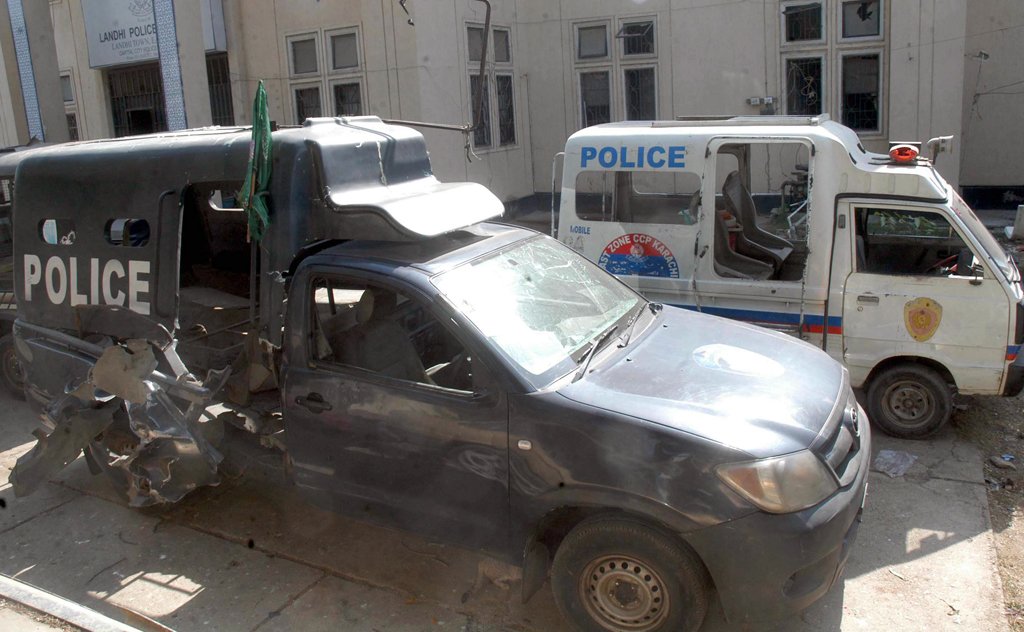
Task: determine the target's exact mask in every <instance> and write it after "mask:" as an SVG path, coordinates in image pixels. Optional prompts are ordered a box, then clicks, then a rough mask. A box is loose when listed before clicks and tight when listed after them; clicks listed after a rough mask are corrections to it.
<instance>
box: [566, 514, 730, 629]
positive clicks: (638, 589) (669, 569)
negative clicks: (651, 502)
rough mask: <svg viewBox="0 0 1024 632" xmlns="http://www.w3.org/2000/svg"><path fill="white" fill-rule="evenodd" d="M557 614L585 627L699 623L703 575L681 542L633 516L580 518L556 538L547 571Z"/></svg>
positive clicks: (706, 587)
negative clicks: (558, 540)
mask: <svg viewBox="0 0 1024 632" xmlns="http://www.w3.org/2000/svg"><path fill="white" fill-rule="evenodd" d="M551 585H552V590H553V591H554V594H555V601H556V602H557V604H558V608H559V610H560V611H561V613H562V615H563V616H564V617H565V618H566V619H567V620H569V621H570V622H571V623H573V624H574V625H575V627H576V628H577V629H578V630H583V631H585V632H600V631H621V630H629V631H631V632H654V631H656V630H659V631H669V630H671V631H673V632H676V631H679V632H687V631H693V630H697V629H699V628H700V625H701V623H702V622H703V621H704V616H705V614H707V609H708V593H709V592H710V581H709V579H708V576H707V572H706V571H705V570H704V566H703V565H702V564H701V562H700V560H699V559H697V557H696V555H694V554H693V552H691V551H690V550H689V549H688V548H687V547H686V546H685V545H684V544H683V543H682V542H679V541H677V540H675V539H674V538H672V537H670V536H668V535H666V534H663V533H661V532H660V531H657V530H655V529H652V528H650V527H648V526H646V525H644V524H642V523H640V522H637V521H634V520H629V519H621V518H596V519H592V520H587V521H585V522H583V523H581V524H580V525H579V526H577V527H576V528H575V529H573V530H572V531H571V532H570V533H569V535H567V536H566V537H565V540H563V541H562V544H561V546H560V547H559V548H558V552H557V554H556V555H555V561H554V564H553V566H552V570H551Z"/></svg>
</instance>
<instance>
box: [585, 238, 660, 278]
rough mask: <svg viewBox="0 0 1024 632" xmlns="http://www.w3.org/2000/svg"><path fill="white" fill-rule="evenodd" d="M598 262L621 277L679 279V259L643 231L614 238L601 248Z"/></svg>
mask: <svg viewBox="0 0 1024 632" xmlns="http://www.w3.org/2000/svg"><path fill="white" fill-rule="evenodd" d="M597 264H598V265H599V266H601V267H602V268H604V269H605V270H607V271H608V272H611V273H612V274H617V275H620V276H646V277H664V278H669V279H678V278H679V262H678V261H677V260H676V257H675V255H673V254H672V251H671V250H669V248H668V246H666V245H665V244H663V243H661V242H660V241H659V240H657V239H655V238H654V237H652V236H650V235H646V234H644V233H628V234H625V235H622V236H621V237H616V238H615V239H614V240H612V242H611V243H610V244H608V245H607V246H605V247H604V251H602V252H601V257H600V258H599V259H598V260H597Z"/></svg>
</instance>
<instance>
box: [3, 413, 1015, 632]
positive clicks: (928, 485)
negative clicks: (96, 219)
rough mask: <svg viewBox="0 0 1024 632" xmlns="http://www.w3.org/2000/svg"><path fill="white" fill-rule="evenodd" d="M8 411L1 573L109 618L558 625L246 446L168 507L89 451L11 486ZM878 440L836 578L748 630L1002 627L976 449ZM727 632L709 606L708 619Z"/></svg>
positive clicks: (197, 626)
mask: <svg viewBox="0 0 1024 632" xmlns="http://www.w3.org/2000/svg"><path fill="white" fill-rule="evenodd" d="M0 410H2V411H3V412H2V413H0V427H2V428H3V433H2V434H0V481H2V482H3V483H4V484H3V486H2V487H0V498H2V499H3V500H4V501H5V502H4V504H3V505H4V507H3V508H2V509H0V573H3V574H6V575H9V576H16V577H17V578H18V579H20V580H22V581H26V582H28V583H31V584H33V585H36V586H39V587H41V588H44V589H46V590H49V591H51V592H54V593H57V594H59V595H62V596H65V597H68V598H71V599H73V600H76V601H78V602H80V603H82V604H84V605H86V606H88V607H90V608H93V609H95V610H97V611H99V612H102V613H104V614H107V615H110V616H112V617H114V618H121V619H124V617H125V612H126V611H127V612H130V611H134V612H138V613H141V614H143V615H145V616H147V617H151V618H153V619H155V620H156V621H159V622H160V623H162V624H163V625H166V626H169V627H171V628H174V629H175V630H181V631H186V630H246V631H250V630H297V629H301V630H337V629H344V630H354V631H363V630H365V631H371V630H399V631H405V630H408V631H416V630H466V631H482V630H524V631H528V630H537V631H548V630H560V629H564V627H565V626H564V624H563V622H562V620H561V619H560V618H559V615H558V613H557V611H556V610H555V607H554V604H553V600H552V597H551V594H550V591H549V589H548V588H547V587H546V586H545V588H544V589H543V590H542V591H541V592H540V593H538V594H537V595H536V596H535V597H534V598H533V599H532V600H531V601H530V603H529V604H526V605H523V604H521V603H519V599H518V593H517V589H518V584H513V588H512V590H511V591H503V590H501V589H499V588H498V587H497V586H496V585H494V584H492V583H491V582H489V581H486V580H484V581H483V582H482V584H481V585H480V586H479V588H478V589H476V590H471V589H472V588H473V586H474V584H475V583H476V582H477V564H478V562H479V560H480V559H481V557H480V556H479V555H478V554H476V553H473V552H471V551H465V550H461V549H458V548H454V547H449V546H442V545H437V544H433V543H430V542H427V541H425V540H423V539H421V538H418V537H416V536H413V535H410V534H407V533H402V532H397V531H392V530H389V529H384V528H380V527H376V526H372V525H369V524H366V523H362V522H357V521H354V520H350V519H348V518H344V517H341V516H337V515H335V514H331V513H329V512H325V511H322V510H320V509H317V508H315V507H312V506H310V505H308V504H306V503H305V502H304V501H302V500H301V499H300V498H299V497H298V495H297V494H296V493H294V490H292V489H290V488H289V487H288V486H287V485H285V484H283V482H282V481H281V479H280V470H279V468H278V463H279V460H278V459H277V458H275V456H274V455H273V454H272V453H269V452H263V453H259V452H256V453H253V452H252V451H243V452H242V453H240V454H243V456H242V457H239V458H238V460H237V462H238V464H239V467H240V472H239V475H238V476H237V477H235V478H233V479H232V480H229V481H226V482H225V483H224V484H222V485H221V486H220V487H217V488H211V489H204V490H200V491H199V492H197V493H195V494H193V495H192V496H190V497H188V498H187V499H186V500H185V501H183V502H182V503H181V504H179V505H177V506H174V507H169V508H164V509H156V510H142V511H139V510H132V509H128V508H126V507H124V506H123V504H122V503H120V502H119V501H117V500H116V499H115V498H114V496H113V494H111V492H110V490H109V488H108V486H107V482H106V480H105V479H104V478H103V477H93V476H91V475H90V474H89V471H88V469H87V468H86V467H85V464H84V462H83V461H82V460H81V459H79V460H78V461H76V462H75V463H73V464H72V465H71V466H70V467H69V468H68V469H67V470H65V472H64V473H62V474H61V475H60V476H59V477H58V478H57V479H56V480H55V481H53V482H51V483H50V484H48V485H46V486H45V487H44V488H43V489H41V490H40V491H39V492H37V493H36V494H35V495H34V496H30V497H28V498H23V499H18V498H14V496H13V493H12V492H11V490H10V487H9V486H8V485H6V479H7V474H8V472H9V468H10V467H11V466H12V465H13V463H14V461H15V459H16V458H17V456H18V455H19V454H21V453H23V452H24V451H26V450H28V449H29V447H30V446H31V441H32V438H31V436H30V435H29V432H30V431H31V429H32V428H33V427H34V420H33V419H32V416H31V415H30V414H29V412H28V410H27V408H26V407H25V406H24V405H23V404H20V403H16V402H12V401H10V400H8V399H7V398H6V397H5V396H0ZM875 436H876V442H875V443H876V450H877V449H880V448H888V449H894V450H905V451H907V452H910V453H913V454H914V455H916V456H917V457H918V459H917V461H916V462H915V464H914V466H913V467H912V468H911V469H910V470H909V471H908V472H907V473H906V475H905V476H903V477H901V478H896V479H891V478H889V477H888V476H886V475H884V474H880V473H876V472H872V474H871V479H870V489H869V495H868V504H867V509H866V511H865V516H864V524H863V525H862V527H861V529H860V534H859V539H858V542H857V544H856V546H855V547H854V550H853V553H852V555H851V558H850V562H849V565H848V567H847V571H846V574H845V579H844V580H843V581H842V582H840V583H839V585H837V586H836V587H835V588H834V589H833V590H832V591H831V592H830V593H829V594H828V595H827V596H826V597H825V598H824V599H823V600H822V601H821V602H819V603H818V604H816V605H815V606H813V607H812V608H811V609H810V610H808V611H807V612H805V613H803V614H802V615H801V616H798V617H794V618H793V619H791V620H788V621H784V622H779V623H776V624H773V625H767V626H750V627H749V628H747V629H749V630H759V631H762V630H763V631H771V632H809V631H812V630H813V631H825V632H828V631H843V632H847V631H853V630H896V631H899V630H908V631H909V630H922V629H928V630H958V631H962V630H986V631H990V630H991V631H996V632H1002V631H1008V629H1009V628H1008V626H1007V624H1006V620H1005V616H1004V615H1003V602H1002V592H1001V587H1000V584H999V579H998V574H997V573H996V567H995V562H996V558H995V550H994V546H993V540H992V535H991V531H990V526H989V518H988V505H987V500H986V496H985V488H984V482H983V480H982V468H981V457H980V455H979V454H978V452H977V450H975V449H974V448H973V446H971V445H968V444H965V443H963V442H961V441H959V440H957V439H956V437H955V435H954V434H953V432H952V430H947V431H946V432H944V433H943V434H941V435H940V436H939V437H938V438H936V439H934V440H932V441H929V442H900V441H895V440H891V439H888V438H884V437H881V436H879V435H877V434H876V435H875ZM244 455H249V456H244ZM467 592H468V593H469V594H468V595H467ZM464 596H466V599H465V602H463V597H464ZM129 622H131V623H133V624H138V625H140V627H145V626H144V622H143V623H140V622H139V620H138V619H136V620H131V619H129ZM730 629H735V628H732V627H730V626H729V625H728V624H726V623H725V622H724V621H723V620H722V618H721V614H720V612H718V611H717V610H716V611H713V612H712V613H711V615H710V616H709V618H708V621H707V623H706V624H705V626H704V630H705V632H721V631H724V630H730Z"/></svg>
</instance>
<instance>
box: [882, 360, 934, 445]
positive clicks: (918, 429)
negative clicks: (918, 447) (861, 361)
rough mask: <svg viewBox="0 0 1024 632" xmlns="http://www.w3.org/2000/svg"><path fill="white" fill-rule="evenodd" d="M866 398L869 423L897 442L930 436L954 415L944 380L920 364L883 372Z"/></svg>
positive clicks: (897, 367)
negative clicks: (896, 438) (897, 440)
mask: <svg viewBox="0 0 1024 632" xmlns="http://www.w3.org/2000/svg"><path fill="white" fill-rule="evenodd" d="M867 396H868V414H869V416H870V417H871V421H872V422H873V423H874V424H875V425H876V426H878V428H880V429H881V430H882V431H883V432H885V433H886V434H889V435H892V436H894V437H898V438H900V439H923V438H924V437H927V436H929V435H931V434H933V433H934V432H935V431H937V430H938V429H939V428H941V427H942V426H943V425H944V424H945V423H946V422H947V421H949V417H950V415H951V414H952V412H953V394H952V392H951V391H950V388H949V385H948V384H947V383H946V380H944V379H943V378H942V376H941V375H939V373H938V372H937V371H935V370H934V369H931V368H928V367H926V366H922V365H920V364H900V365H897V366H893V367H890V368H888V369H885V370H884V371H882V372H881V373H879V374H878V375H877V376H875V377H874V378H873V379H872V380H871V384H870V385H869V386H868V392H867Z"/></svg>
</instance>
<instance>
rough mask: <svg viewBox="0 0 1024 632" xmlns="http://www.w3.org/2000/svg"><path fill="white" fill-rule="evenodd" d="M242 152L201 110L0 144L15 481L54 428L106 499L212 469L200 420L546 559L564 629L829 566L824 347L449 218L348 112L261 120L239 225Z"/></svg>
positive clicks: (648, 624) (321, 491)
mask: <svg viewBox="0 0 1024 632" xmlns="http://www.w3.org/2000/svg"><path fill="white" fill-rule="evenodd" d="M247 148H248V132H247V131H246V130H206V131H196V132H189V133H183V134H174V135H165V136H156V137H146V138H136V139H129V140H126V141H111V142H105V143H84V144H76V145H70V146H66V147H60V148H54V149H48V150H46V151H40V152H37V153H34V154H33V155H32V156H31V157H26V158H25V159H24V160H22V161H21V162H20V163H19V164H18V166H17V172H16V188H15V199H14V214H15V218H16V222H15V233H16V234H15V253H14V254H15V261H16V270H15V278H16V279H17V284H16V286H17V289H18V307H19V319H18V321H17V322H16V325H15V336H16V344H17V350H18V354H19V359H20V361H21V363H22V365H23V366H24V369H25V375H26V383H27V393H28V395H29V397H30V400H31V401H32V402H34V403H35V404H37V405H39V406H40V407H42V408H43V409H44V411H45V414H46V418H47V419H48V421H49V424H50V425H51V427H52V430H51V432H50V433H49V434H42V433H41V434H40V437H39V442H38V444H37V446H36V447H35V448H34V449H33V451H32V452H30V453H29V454H27V455H25V456H24V457H23V458H22V459H21V460H19V463H18V465H17V467H16V468H15V472H14V474H13V475H12V483H13V485H14V487H15V490H16V492H17V493H19V494H24V493H28V492H30V491H31V490H32V489H34V488H35V487H37V486H38V485H39V484H40V483H41V482H42V481H45V480H46V479H47V477H49V476H50V475H51V474H52V473H53V472H55V471H56V470H57V469H59V468H60V467H63V466H64V465H66V464H67V463H69V462H70V461H71V460H73V459H75V458H77V456H78V455H79V454H80V453H82V452H83V451H84V454H85V457H86V459H87V460H88V462H89V465H90V467H91V468H92V470H93V471H94V472H95V473H106V474H107V475H108V476H109V477H110V478H111V480H112V482H113V483H114V484H115V486H116V487H117V488H118V489H119V490H121V491H122V492H123V493H124V495H125V499H126V500H127V502H128V503H129V504H131V505H135V506H144V505H149V504H155V503H161V502H174V501H176V500H178V499H180V498H181V497H183V496H184V495H185V494H187V493H188V492H189V491H191V490H192V489H195V488H197V487H199V486H204V485H215V484H217V483H218V482H219V474H218V466H219V464H220V462H221V461H222V459H223V455H222V452H221V450H220V447H219V446H220V440H221V438H222V435H223V432H222V428H221V426H222V424H224V423H231V424H234V425H236V426H239V427H242V428H245V429H246V430H249V431H250V432H252V433H253V434H255V435H256V436H258V437H259V438H260V440H261V441H262V442H263V443H264V444H266V445H268V446H271V447H273V448H274V449H277V450H280V451H281V452H282V453H283V455H284V458H285V459H286V464H287V468H286V469H287V471H289V472H290V474H291V476H292V478H293V479H294V482H295V483H296V484H297V485H298V487H299V489H301V490H302V492H303V493H304V494H305V495H307V496H308V497H309V498H311V499H312V500H313V501H315V502H317V503H319V504H322V505H326V506H329V507H331V508H334V509H336V510H339V511H344V512H347V513H351V514H356V515H358V516H361V517H363V518H364V519H369V520H376V521H381V522H384V523H386V524H390V525H394V526H398V527H400V528H404V529H409V530H412V531H416V532H419V533H422V534H425V535H427V536H430V537H434V538H438V539H443V540H446V541H451V542H455V543H457V544H459V545H461V546H466V547H471V548H480V549H483V550H485V551H488V552H490V553H491V554H493V555H496V556H498V557H500V558H502V559H504V560H507V561H510V562H512V563H514V564H517V565H521V566H523V567H524V582H523V584H524V585H523V589H524V597H526V598H528V597H529V596H530V595H532V594H533V593H534V592H535V591H536V590H537V588H538V587H539V586H540V585H541V584H542V583H543V580H544V578H545V577H546V576H547V574H548V572H549V570H550V572H551V577H552V584H553V587H554V590H555V593H556V597H557V601H558V603H559V606H560V608H562V611H563V613H564V614H565V615H566V617H567V618H568V619H569V621H571V622H572V623H573V624H574V625H576V626H577V627H579V628H581V629H612V630H614V629H619V628H622V627H627V628H629V629H642V630H678V629H696V627H697V626H699V625H700V621H701V620H702V618H703V615H704V612H705V611H706V608H707V600H708V596H709V595H710V594H711V591H712V590H713V589H715V590H717V592H718V594H719V596H720V599H721V602H722V603H723V605H724V607H725V609H726V612H727V615H728V616H729V617H730V619H734V620H744V619H750V618H755V619H760V618H773V617H779V616H784V615H785V614H787V613H791V612H795V611H798V610H800V609H802V608H804V607H806V606H807V605H808V604H810V603H811V602H813V601H814V600H815V599H817V598H818V597H820V596H821V595H823V594H824V593H825V592H826V591H827V590H828V589H829V588H830V587H831V586H832V584H833V583H834V581H835V579H836V578H837V577H838V575H839V573H840V572H841V570H842V567H843V565H844V563H845V560H846V557H847V555H848V554H849V550H850V545H851V544H852V541H853V539H854V537H855V534H856V528H857V524H858V522H859V516H860V513H861V509H862V507H863V502H864V495H865V491H866V483H867V480H866V479H867V471H868V461H869V456H870V434H869V430H868V425H867V423H866V418H865V417H864V414H863V411H861V410H860V409H859V407H858V406H857V403H856V401H855V400H854V398H853V394H852V390H851V387H850V383H849V375H848V373H847V371H846V370H845V369H844V368H843V367H842V366H840V365H839V364H838V363H836V362H835V361H833V360H831V359H830V358H828V356H827V355H826V354H824V353H823V352H821V351H820V350H817V349H815V348H813V347H812V346H810V345H808V344H806V343H803V342H801V341H798V340H794V339H792V338H789V337H787V336H784V335H781V334H776V333H772V332H765V331H762V330H760V329H757V328H754V327H751V326H747V325H743V324H739V323H733V322H730V321H726V320H724V319H719V318H715V317H709V316H705V315H701V314H693V313H688V312H685V311H683V310H679V309H675V308H670V307H665V308H663V307H662V306H660V305H658V304H656V303H650V302H648V301H647V300H646V299H644V298H642V297H641V296H640V295H639V294H637V293H636V292H634V291H633V290H631V289H629V288H628V287H627V286H625V285H624V284H622V283H621V282H619V281H617V280H616V279H614V277H612V276H611V275H609V274H607V273H605V272H603V271H602V270H600V269H599V268H598V267H597V266H596V265H594V264H592V263H590V262H588V261H587V260H586V259H584V258H583V257H581V256H579V255H577V254H575V253H574V252H572V251H571V250H570V249H569V248H567V247H565V246H563V245H561V244H559V243H557V242H556V241H554V240H552V239H550V238H548V237H545V236H543V235H540V234H537V233H535V232H533V231H529V230H525V229H522V228H517V227H512V226H508V225H504V224H500V223H493V222H486V221H485V222H483V223H480V221H481V220H486V219H488V218H489V217H493V216H496V215H498V214H500V212H501V205H500V203H499V202H498V201H497V200H496V199H495V198H494V197H493V196H492V195H491V194H490V193H489V192H487V191H486V190H485V189H483V188H482V187H478V186H476V185H471V184H442V183H439V182H437V181H436V180H435V179H434V178H433V177H432V176H431V175H430V168H429V161H428V160H427V159H426V152H425V147H424V145H423V141H422V137H421V136H419V135H418V134H416V133H415V132H411V131H410V130H408V129H406V128H400V127H395V126H390V125H385V124H383V123H381V122H380V121H379V120H377V119H372V118H360V119H324V120H312V121H309V122H307V123H306V125H304V126H303V127H301V128H295V129H288V130H281V131H279V132H275V134H274V156H275V163H274V172H273V178H272V186H271V195H270V199H271V222H270V225H269V228H268V232H267V234H266V236H265V238H264V240H263V241H262V242H260V243H259V245H258V246H257V247H255V248H252V249H250V248H249V247H248V246H247V245H246V242H245V229H244V228H245V217H244V214H243V213H242V212H241V211H240V210H237V209H235V208H234V207H233V206H232V205H231V201H230V198H231V196H232V192H233V191H236V190H237V189H238V186H239V184H240V183H239V182H238V180H239V178H240V176H241V174H243V173H244V169H245V160H246V153H247ZM124 173H132V174H135V177H134V178H132V179H131V182H130V184H128V185H122V186H112V185H113V183H112V180H113V179H115V178H118V179H123V176H122V175H120V174H124ZM598 595H600V597H598Z"/></svg>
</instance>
